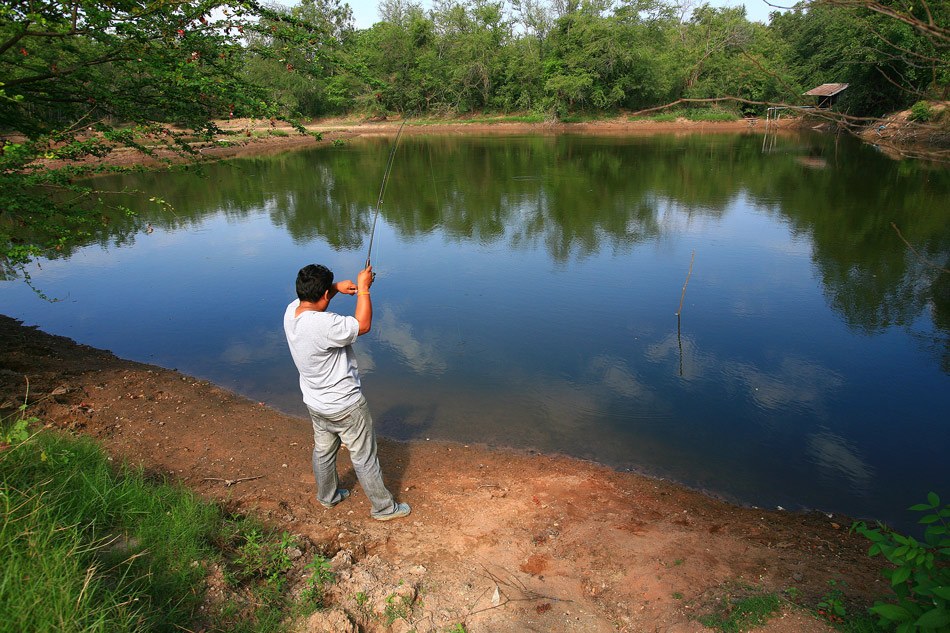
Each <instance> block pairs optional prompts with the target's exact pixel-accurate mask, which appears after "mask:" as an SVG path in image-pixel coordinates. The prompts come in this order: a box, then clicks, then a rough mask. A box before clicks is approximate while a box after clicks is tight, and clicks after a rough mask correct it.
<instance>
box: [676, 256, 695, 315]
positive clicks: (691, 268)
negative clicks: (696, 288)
mask: <svg viewBox="0 0 950 633" xmlns="http://www.w3.org/2000/svg"><path fill="white" fill-rule="evenodd" d="M694 259H696V251H693V255H692V257H690V258H689V272H688V273H686V283H684V284H683V294H681V295H680V307H679V310H677V311H676V316H679V315H680V314H682V313H683V299H685V298H686V286H687V285H689V276H690V275H692V274H693V260H694Z"/></svg>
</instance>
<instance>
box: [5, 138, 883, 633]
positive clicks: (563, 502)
mask: <svg viewBox="0 0 950 633" xmlns="http://www.w3.org/2000/svg"><path fill="white" fill-rule="evenodd" d="M398 124H399V122H389V123H387V122H382V123H371V124H354V123H352V122H347V121H324V122H321V123H320V124H314V125H312V126H309V127H310V129H311V130H312V131H319V132H322V133H323V139H322V140H320V141H318V140H316V139H315V138H313V137H310V136H300V135H293V134H288V135H282V133H281V132H278V133H276V134H264V135H260V134H258V135H256V136H255V134H254V130H257V131H260V130H267V129H279V128H278V127H276V126H274V127H271V126H270V125H269V123H268V122H257V123H254V122H248V121H234V122H230V124H229V125H230V126H232V130H237V131H243V130H247V132H248V133H245V134H244V135H243V140H240V141H239V142H232V143H229V144H227V145H226V146H225V145H214V146H208V147H206V148H204V149H203V150H202V153H203V154H204V155H206V156H208V157H209V158H225V157H228V156H236V155H246V154H249V153H261V152H280V151H286V150H289V149H294V148H301V147H310V146H316V145H317V144H319V143H323V144H326V143H331V142H332V141H333V140H334V139H346V138H351V137H354V136H358V135H368V134H393V133H395V130H396V129H397V127H398ZM758 125H762V123H761V122H760V123H758ZM595 128H596V129H595ZM528 129H531V130H532V131H534V132H537V131H538V130H541V131H542V132H545V131H547V130H546V128H544V127H543V126H525V125H522V124H492V125H490V126H489V125H483V124H459V123H453V124H447V125H445V126H426V127H425V128H419V129H418V130H416V129H413V128H411V127H410V126H407V127H406V130H405V132H404V133H436V132H438V133H466V134H470V133H483V132H485V133H487V132H491V133H493V134H498V133H514V134H518V133H524V132H525V131H527V130H528ZM571 129H572V130H577V131H583V132H586V133H599V134H612V133H622V134H635V133H656V132H660V131H662V132H676V133H680V132H682V133H695V132H696V131H703V132H718V131H722V132H736V131H743V132H750V133H755V132H758V131H760V130H756V129H755V127H754V126H753V125H750V123H749V122H747V121H739V122H735V123H695V124H691V123H689V122H679V123H675V124H656V123H650V124H631V123H617V124H616V125H614V124H610V123H609V122H607V123H605V122H601V123H598V124H596V126H594V127H591V128H590V129H587V128H586V127H585V125H584V124H573V125H572V127H571ZM549 131H551V132H552V133H556V132H558V131H559V130H557V129H553V128H552V129H550V130H549ZM229 138H230V139H231V140H232V141H233V140H234V137H233V136H232V137H229ZM238 138H240V134H239V135H238ZM110 160H111V162H114V163H118V164H123V163H126V164H132V163H134V162H137V163H141V162H143V161H142V157H141V155H138V154H134V153H131V152H129V153H124V152H116V153H114V154H113V155H112V157H111V159H110ZM27 381H28V385H29V387H28V391H27V389H26V386H27ZM27 393H29V401H30V403H31V409H30V411H31V414H32V415H36V416H38V417H40V418H41V419H42V420H43V421H44V422H46V423H47V424H49V425H50V426H51V427H54V428H56V429H62V430H65V431H69V432H73V433H82V434H86V435H89V436H92V437H95V438H97V439H98V440H99V441H101V443H102V444H103V446H104V447H105V448H106V450H107V451H108V452H109V453H110V454H111V455H113V456H115V458H116V459H124V460H128V461H130V462H132V463H135V464H141V465H143V466H144V467H145V468H146V469H148V470H149V471H152V472H156V473H161V474H165V475H168V476H170V477H171V478H173V479H175V480H177V481H180V482H181V483H183V484H184V485H185V486H187V487H189V488H191V489H193V490H195V491H196V492H198V493H199V494H200V495H202V496H203V497H205V498H208V499H212V500H216V501H219V502H222V503H224V504H225V505H226V506H227V507H228V508H229V509H232V510H234V511H237V512H248V513H256V514H257V515H259V516H260V517H262V518H263V519H264V520H266V521H267V522H269V523H271V524H273V525H275V526H277V527H278V528H280V529H286V530H288V531H290V532H293V533H295V534H299V535H301V536H302V537H304V538H305V539H307V541H308V542H309V543H312V544H313V546H314V547H316V548H317V549H319V550H320V551H321V552H323V553H324V554H326V555H327V556H330V557H333V565H334V569H335V571H336V572H337V579H338V581H337V583H336V584H335V585H334V587H333V588H332V590H331V593H330V596H329V602H330V604H331V608H330V609H329V610H328V611H327V612H324V613H322V614H318V615H317V616H315V617H314V618H313V619H312V620H311V621H310V622H309V623H302V624H301V630H307V631H349V630H352V631H356V630H359V631H367V632H371V633H374V632H378V631H399V632H405V631H408V630H410V629H413V630H416V631H419V632H428V631H432V632H435V631H446V630H448V629H450V628H451V627H453V626H455V625H456V624H459V623H462V624H464V626H465V630H466V631H468V632H469V633H483V632H491V633H495V632H498V633H507V632H512V633H514V632H521V631H550V632H552V633H560V632H562V631H584V632H588V631H589V632H594V633H596V632H601V631H604V632H608V631H624V632H646V631H649V632H654V631H658V632H659V631H662V632H669V633H685V632H697V633H698V632H700V631H706V630H708V629H706V628H705V627H704V626H703V625H701V624H700V623H699V622H698V621H697V619H696V618H697V617H698V616H699V615H701V614H704V613H709V612H710V611H712V610H713V609H714V608H715V607H716V606H717V605H719V604H721V603H722V602H723V601H728V600H729V599H730V598H731V597H734V596H736V595H740V594H743V593H748V592H750V591H762V592H771V593H775V594H778V595H780V596H782V597H783V607H782V613H781V614H780V615H778V616H777V617H776V618H774V619H772V620H771V621H770V622H769V623H768V624H767V625H766V626H764V627H762V628H760V629H758V630H761V631H767V632H772V633H792V632H796V633H797V632H806V633H807V632H810V631H815V632H824V631H832V630H833V629H831V628H830V627H829V626H828V625H827V624H826V623H824V622H823V621H821V619H819V618H818V617H816V616H815V615H814V613H813V611H814V609H815V606H816V605H817V603H818V602H819V601H820V600H821V598H822V597H823V596H826V595H827V594H828V592H829V581H835V582H836V583H837V586H838V587H843V588H844V592H845V595H846V596H847V600H848V606H849V608H850V609H851V610H852V612H854V611H855V610H857V611H860V610H863V609H864V608H866V607H867V606H868V605H869V604H870V603H871V602H872V601H873V599H874V598H875V597H878V596H879V595H881V594H883V593H884V592H885V591H886V582H885V581H884V580H883V579H882V577H881V575H880V562H879V561H878V560H877V559H869V558H868V557H867V556H866V551H867V546H868V543H867V542H866V541H865V540H864V539H862V538H861V537H859V536H856V535H853V534H851V533H849V530H848V527H849V526H850V524H851V519H849V518H847V517H843V516H829V515H826V514H822V513H807V514H806V513H790V512H784V511H776V510H762V509H756V508H745V507H738V506H735V505H732V504H729V503H726V502H724V501H721V500H719V499H715V498H713V497H710V496H708V495H705V494H702V493H699V492H696V491H692V490H688V489H686V488H684V487H681V486H678V485H675V484H673V483H671V482H667V481H661V480H655V479H651V478H648V477H643V476H640V475H637V474H633V473H620V472H615V471H613V470H611V469H609V468H606V467H603V466H601V465H598V464H594V463H590V462H586V461H581V460H576V459H570V458H566V457H562V456H556V455H539V454H535V453H526V452H520V451H512V450H501V449H492V448H488V447H485V446H476V445H463V444H453V443H447V442H438V443H436V442H409V443H402V442H395V441H391V440H387V439H385V438H384V439H382V440H381V442H380V445H381V446H380V460H381V462H382V464H383V470H384V473H385V476H386V478H387V483H388V485H389V486H390V488H391V489H392V490H393V491H394V492H396V493H397V497H398V499H399V500H400V501H406V502H408V503H410V504H411V505H412V508H413V511H412V514H411V515H410V516H409V517H407V518H406V519H404V520H400V521H393V522H389V523H379V522H375V521H372V520H371V519H370V518H369V506H368V504H367V502H366V499H365V496H363V495H362V494H361V492H360V490H359V486H358V484H357V482H356V478H355V475H354V473H353V471H352V467H351V466H350V464H349V461H348V459H347V456H346V453H345V451H344V452H343V454H342V455H341V462H340V465H341V479H342V485H343V486H344V487H348V488H351V489H352V490H353V491H354V494H353V496H352V497H351V498H349V499H348V500H346V501H345V502H344V503H342V504H340V505H338V506H337V507H335V508H333V509H329V510H328V509H324V508H323V507H322V506H320V505H319V504H318V503H317V502H316V500H315V499H314V497H313V487H314V486H313V479H312V474H311V472H310V450H311V447H312V437H311V433H310V425H309V421H308V420H306V419H304V418H302V417H299V418H298V417H294V416H288V415H286V414H283V413H280V412H277V411H275V410H272V409H270V408H267V407H265V406H263V405H262V404H261V403H257V402H253V401H249V400H247V399H245V398H243V397H241V396H238V395H236V394H234V393H231V392H229V391H227V390H224V389H221V388H219V387H216V386H215V385H213V384H210V383H208V382H206V381H203V380H199V379H196V378H192V377H190V376H187V375H184V374H181V373H178V372H176V371H172V370H167V369H163V368H159V367H155V366H150V365H145V364H141V363H137V362H133V361H128V360H123V359H120V358H117V357H116V356H114V355H113V354H111V353H110V352H108V351H105V350H98V349H94V348H92V347H88V346H85V345H82V344H79V343H76V342H74V341H71V340H69V339H66V338H63V337H58V336H52V335H49V334H46V333H44V332H41V331H39V330H37V329H35V328H31V327H26V326H24V325H23V324H22V323H19V322H18V321H15V320H13V319H10V318H8V317H4V316H0V408H2V409H3V411H9V410H11V408H15V407H16V406H18V405H19V404H20V403H22V402H23V399H24V397H25V395H26V394H27ZM367 397H368V399H369V401H370V406H371V407H372V393H368V394H367ZM301 409H302V407H301ZM302 412H303V411H302V410H301V413H302ZM397 491H398V492H397ZM360 592H362V593H364V594H365V595H367V596H369V603H368V605H369V607H368V608H369V614H368V613H367V608H366V607H361V606H360V605H359V604H357V602H356V601H355V596H356V595H357V594H359V593H360ZM394 593H397V594H399V595H403V594H405V595H407V596H410V597H411V598H412V604H413V608H412V610H411V613H410V614H409V617H408V618H406V619H400V620H397V621H396V622H394V623H393V624H392V625H386V624H385V619H384V618H381V617H374V616H373V615H372V614H373V613H377V614H378V613H381V612H382V610H383V609H384V607H385V598H386V596H389V595H393V594H394Z"/></svg>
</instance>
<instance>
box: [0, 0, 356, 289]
mask: <svg viewBox="0 0 950 633" xmlns="http://www.w3.org/2000/svg"><path fill="white" fill-rule="evenodd" d="M337 43H338V42H337V40H336V39H335V38H334V37H333V34H332V33H331V31H330V29H329V28H328V27H327V25H326V24H325V23H312V22H308V21H307V20H305V19H302V18H300V17H297V16H295V15H293V14H292V13H291V12H289V11H278V10H274V9H270V8H267V7H265V6H263V5H260V4H258V3H257V2H254V1H253V0H249V1H241V0H224V1H222V0H201V1H198V2H164V1H161V0H140V1H133V2H115V1H111V0H110V1H105V2H97V1H94V0H73V1H72V2H65V3H64V2H54V1H52V0H21V1H14V2H6V3H4V4H2V5H0V77H2V78H3V81H2V84H0V122H2V123H0V134H2V135H3V136H2V137H0V249H2V251H0V260H2V269H0V270H3V271H4V272H6V273H7V274H9V273H10V269H11V267H15V266H17V265H19V264H21V263H22V262H24V261H27V260H29V259H30V258H32V257H33V256H35V255H37V254H39V253H41V252H48V251H50V250H53V249H56V248H57V247H59V248H62V247H63V243H62V242H61V241H60V240H61V239H63V238H75V237H82V236H83V235H85V234H86V233H87V231H88V229H90V228H91V226H92V225H95V224H97V223H101V222H102V221H103V217H102V215H101V214H99V213H98V211H97V210H101V209H102V208H103V206H102V202H103V201H102V199H101V196H97V195H93V193H92V191H91V189H89V188H88V187H82V186H79V185H76V184H75V181H76V179H78V178H80V177H82V176H85V175H87V174H89V173H90V172H91V171H103V170H104V169H105V168H103V167H92V166H90V165H89V164H88V163H84V162H82V161H83V159H86V158H89V157H103V156H105V155H107V154H109V153H110V152H112V151H113V150H114V149H115V148H117V147H129V148H133V149H135V150H137V151H139V152H141V153H143V154H145V155H153V156H154V155H156V154H157V150H159V149H164V150H170V151H172V152H175V153H178V154H183V155H188V154H193V153H194V149H193V147H192V145H191V143H192V142H193V141H194V140H196V139H197V140H201V139H210V138H211V136H212V135H213V134H214V133H215V132H218V131H220V130H218V128H217V126H216V124H215V121H216V120H220V119H222V118H228V117H255V118H272V119H274V118H279V119H284V120H290V121H292V120H293V119H292V115H293V111H292V110H291V109H289V108H286V107H284V106H283V104H282V103H280V102H279V101H276V100H274V99H273V98H272V96H271V91H270V89H269V88H268V87H267V86H264V85H261V84H259V83H256V82H254V81H251V80H249V79H248V76H247V73H246V71H245V68H246V65H247V64H248V61H249V60H251V59H261V60H278V59H280V56H281V54H282V51H286V50H289V49H291V48H293V49H298V48H302V47H306V49H307V50H308V51H309V54H308V55H306V56H303V57H301V58H299V59H297V60H295V63H294V64H293V65H291V64H286V65H285V66H284V67H283V71H284V72H285V73H291V72H293V73H297V74H310V75H317V76H319V75H322V74H323V73H324V72H326V68H327V67H328V65H330V64H331V63H332V60H333V57H334V50H335V48H336V47H337ZM298 127H299V126H298ZM301 129H302V128H301ZM44 161H59V162H60V164H65V165H66V166H65V167H57V168H50V167H49V165H48V162H44ZM94 210H96V212H93V211H94Z"/></svg>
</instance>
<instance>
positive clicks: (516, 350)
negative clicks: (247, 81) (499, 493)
mask: <svg viewBox="0 0 950 633" xmlns="http://www.w3.org/2000/svg"><path fill="white" fill-rule="evenodd" d="M388 143H389V141H388V140H386V139H373V140H367V141H366V142H361V143H353V144H351V145H348V146H347V147H346V148H343V149H339V148H323V149H319V150H314V151H306V152H297V153H292V154H285V155H281V156H276V157H258V158H252V159H247V160H240V161H233V162H232V163H230V164H221V165H209V166H207V167H205V171H206V176H205V177H198V176H196V175H194V174H190V173H176V174H146V175H138V176H135V177H133V176H124V177H117V178H114V179H108V180H107V179H103V180H102V186H103V187H104V188H108V189H110V190H113V191H117V190H122V189H127V190H133V189H134V190H138V191H141V192H144V194H143V196H130V197H129V198H128V199H125V200H123V202H125V203H127V204H130V205H136V206H137V208H139V210H140V214H141V215H140V216H139V217H138V218H129V217H128V216H125V215H123V214H118V215H116V217H115V218H114V219H112V220H111V221H110V223H109V224H108V226H107V227H104V228H103V230H102V231H101V233H100V234H98V235H95V236H93V237H92V238H91V240H90V243H89V244H85V245H71V246H69V247H67V248H66V249H65V250H64V251H63V252H62V253H61V254H60V255H59V256H58V259H57V260H54V261H49V262H44V263H43V264H42V267H41V268H36V269H34V270H31V271H30V272H31V275H32V276H33V279H34V281H35V282H36V283H39V284H42V286H43V290H44V292H47V293H48V294H50V295H52V296H63V297H68V298H69V303H68V304H67V303H66V302H64V303H63V304H54V305H53V306H50V305H48V304H43V303H41V302H38V300H37V299H36V297H35V296H33V295H32V293H30V292H29V290H28V289H26V290H24V289H23V288H22V287H21V286H18V285H16V284H3V285H0V300H2V301H3V305H4V306H5V308H4V309H5V310H6V311H8V312H9V313H10V314H11V315H12V316H17V317H19V318H25V319H26V320H27V321H28V322H30V323H37V324H39V325H41V326H42V327H44V328H45V329H48V330H50V331H52V332H55V333H58V334H65V335H69V336H72V337H74V338H77V339H78V340H80V341H82V342H84V343H88V344H92V345H97V346H100V347H105V348H108V349H111V350H113V351H115V352H116V353H117V354H119V355H121V356H125V357H130V358H135V359H138V360H144V361H148V362H156V363H159V364H162V365H165V366H169V367H176V368H178V369H181V370H182V371H186V372H189V373H194V374H197V375H200V376H202V377H206V378H209V379H212V380H214V381H215V382H218V383H220V384H222V385H225V386H228V387H231V388H235V389H238V390H240V391H241V392H243V393H245V394H247V395H249V396H251V397H253V398H254V399H256V400H260V401H264V402H267V403H268V404H271V405H273V406H278V407H280V408H283V409H285V410H287V411H291V412H294V413H297V414H300V413H301V405H300V402H299V394H298V393H297V387H296V376H295V374H294V372H293V367H292V364H291V363H290V358H289V354H288V353H287V350H286V344H285V343H284V341H283V338H282V333H281V330H280V323H279V314H280V313H281V311H282V308H283V306H284V305H286V303H287V302H288V301H289V300H290V299H291V298H292V296H293V288H292V283H293V276H294V274H295V273H296V270H297V269H298V268H299V267H300V266H301V265H303V264H305V263H309V262H321V263H325V264H327V265H329V266H330V267H331V268H332V269H334V270H335V271H336V272H337V274H338V276H339V277H340V278H344V277H353V276H355V274H356V271H357V270H358V268H359V267H360V266H361V265H362V262H363V260H364V259H365V249H366V247H367V245H368V237H369V230H370V226H371V224H372V214H373V210H374V207H375V202H376V200H375V197H376V194H377V193H378V192H377V190H376V187H375V186H368V184H367V183H378V182H379V179H380V178H381V175H382V171H383V170H384V168H385V160H386V158H387V156H388V148H389V145H388ZM783 143H784V145H782V144H783ZM803 157H805V158H807V160H804V161H803V160H802V158H803ZM822 161H823V166H822V167H821V168H820V169H819V168H818V167H819V165H820V164H822ZM394 170H395V171H394V174H393V177H392V180H391V181H390V184H389V187H388V189H387V196H386V201H385V204H384V205H383V207H382V209H381V217H380V225H379V227H378V233H377V241H376V242H375V243H374V263H375V264H376V266H377V270H378V272H379V278H378V280H377V285H376V286H374V300H375V302H376V320H375V323H374V328H373V332H372V333H371V334H370V335H369V336H367V337H363V338H364V339H365V340H363V339H361V341H360V343H359V344H358V345H357V348H356V349H357V358H358V362H359V363H360V367H361V369H362V372H363V376H364V385H365V386H366V390H367V393H368V394H369V397H370V399H371V403H372V406H373V411H374V417H375V418H377V420H378V424H379V426H380V429H381V431H382V432H383V433H385V434H386V435H389V436H392V437H399V438H420V437H442V438H449V439H456V440H460V441H467V442H479V441H481V442H488V443H496V444H504V445H514V446H525V447H532V448H537V449H541V450H546V451H562V452H568V453H570V454H573V455H578V456H581V457H587V458H591V459H596V460H599V461H602V462H605V463H608V464H610V465H613V466H617V467H622V468H637V469H641V470H646V471H648V472H652V473H655V474H660V475H664V476H671V477H674V478H676V479H678V480H680V481H684V482H686V483H689V484H691V485H695V486H699V487H705V488H709V489H711V490H713V491H716V492H719V493H721V494H724V495H727V496H732V497H733V498H736V499H739V500H742V501H746V502H750V503H758V504H763V505H766V504H781V505H783V506H785V507H796V506H797V505H801V506H810V507H820V508H826V509H832V510H837V511H844V512H851V513H853V514H859V515H872V516H876V517H881V518H887V517H889V514H888V513H889V512H892V511H896V510H894V509H898V510H899V509H901V508H904V507H906V506H907V505H909V504H910V503H912V502H913V500H914V499H908V498H907V496H908V494H910V493H911V492H913V494H914V495H916V496H919V493H918V491H921V490H922V489H923V488H927V489H931V488H940V486H946V485H947V483H948V482H947V473H946V472H945V471H944V469H942V468H941V467H940V464H941V460H942V459H944V457H943V456H944V455H945V453H946V450H947V449H948V448H950V430H948V428H947V425H946V421H945V420H944V419H943V417H944V415H943V412H945V411H946V410H947V408H948V406H950V389H948V386H950V385H948V382H947V381H948V379H950V376H948V374H950V351H948V350H950V317H948V313H950V310H948V305H950V275H948V274H946V273H944V272H942V268H946V267H947V264H946V262H947V261H948V256H950V221H948V220H950V217H948V215H950V210H948V208H947V205H946V201H947V200H948V199H950V174H948V172H947V171H941V170H929V169H927V168H925V166H923V165H920V164H916V163H911V164H905V163H898V164H895V163H892V162H890V161H888V160H886V159H884V158H882V157H880V156H878V155H876V154H875V153H873V152H871V151H868V150H867V149H865V148H862V147H860V146H852V145H849V144H847V143H845V144H843V145H840V146H839V147H837V148H835V147H833V146H831V145H829V144H828V140H827V139H824V138H822V137H812V136H803V137H801V138H794V139H781V140H780V141H779V145H778V146H777V147H776V151H775V152H773V153H770V154H769V155H767V156H763V155H762V154H761V152H760V148H759V142H758V141H757V139H756V137H753V136H740V137H735V136H700V135H696V136H689V137H684V138H666V137H654V138H642V137H641V138H634V139H628V138H616V137H612V138H590V137H574V136H568V135H564V136H545V137H525V138H517V137H487V138H479V137H468V138H466V137H451V138H446V137H434V138H427V137H422V136H414V137H409V138H406V139H404V140H403V142H402V144H401V146H400V154H399V157H398V161H397V163H396V165H395V167H394ZM155 192H160V195H161V197H162V198H164V199H165V200H167V201H168V202H169V203H170V204H169V205H167V206H166V205H155V204H152V203H148V202H147V197H148V196H149V195H154V193H155ZM145 222H149V223H151V225H152V226H153V227H154V231H153V232H151V233H147V234H146V233H144V232H143V228H144V226H145ZM892 223H893V225H892ZM895 226H896V227H899V230H900V234H898V233H897V231H896V230H895V228H894V227H895ZM908 245H912V248H910V247H909V246H908ZM692 252H695V253H696V260H695V262H696V266H695V269H694V271H693V276H692V278H691V281H690V284H689V287H688V290H687V293H686V298H685V303H684V314H683V318H682V323H681V328H680V329H677V321H676V318H675V317H674V312H675V311H676V310H677V304H678V301H679V299H680V293H681V289H682V287H683V282H684V278H685V275H686V271H687V267H688V265H689V262H690V259H691V258H690V254H691V253H692ZM222 296H226V297H227V299H228V301H229V302H230V305H234V306H238V308H237V309H235V310H232V311H230V312H229V314H228V318H227V319H221V318H220V313H219V304H220V300H221V298H222ZM348 301H350V298H348V297H341V298H339V299H335V300H334V308H335V309H339V310H341V311H343V312H347V311H348V310H351V309H352V305H351V304H350V303H348ZM143 307H144V308H145V309H143ZM142 332H148V336H145V337H143V336H142ZM896 424H900V434H899V435H897V436H896V437H895V435H896V431H895V430H894V428H895V425H896ZM913 438H917V439H913ZM872 489H873V490H874V491H875V494H874V495H868V494H867V491H868V490H872Z"/></svg>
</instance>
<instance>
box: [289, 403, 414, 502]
mask: <svg viewBox="0 0 950 633" xmlns="http://www.w3.org/2000/svg"><path fill="white" fill-rule="evenodd" d="M308 410H309V411H310V419H311V420H312V421H313V476H314V478H315V479H316V481H317V500H318V501H320V502H321V503H323V504H325V505H332V504H335V503H337V502H339V501H340V500H341V497H340V493H339V492H338V491H337V489H338V488H339V478H338V476H337V472H336V454H337V451H339V450H340V442H341V441H342V442H343V445H344V446H346V448H347V450H349V451H350V460H351V461H352V462H353V470H355V471H356V477H357V479H359V481H360V486H362V487H363V492H364V493H365V494H366V497H367V498H368V499H369V501H370V503H371V504H372V506H373V509H372V514H373V515H384V514H391V513H392V512H393V511H395V509H396V501H395V499H393V496H392V494H390V492H389V490H387V489H386V485H385V484H384V483H383V472H382V469H381V468H380V467H379V459H378V458H377V457H376V433H375V432H374V431H373V418H372V416H370V414H369V405H368V404H367V402H366V398H363V397H361V398H360V401H359V402H357V403H356V404H355V405H353V406H352V407H350V408H349V409H346V410H344V411H342V412H340V413H338V414H336V415H333V416H331V417H327V416H323V415H321V414H319V413H317V412H316V411H314V410H313V409H310V408H309V407H308Z"/></svg>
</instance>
